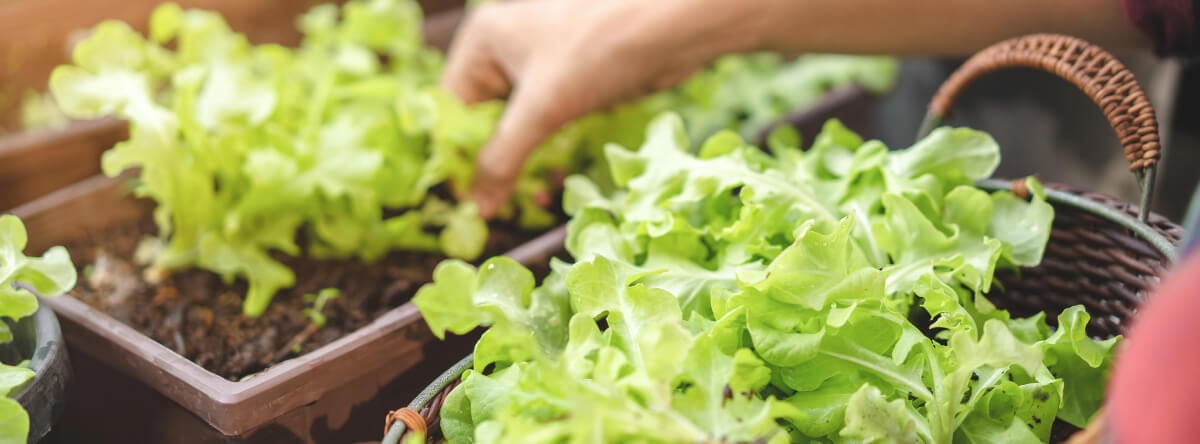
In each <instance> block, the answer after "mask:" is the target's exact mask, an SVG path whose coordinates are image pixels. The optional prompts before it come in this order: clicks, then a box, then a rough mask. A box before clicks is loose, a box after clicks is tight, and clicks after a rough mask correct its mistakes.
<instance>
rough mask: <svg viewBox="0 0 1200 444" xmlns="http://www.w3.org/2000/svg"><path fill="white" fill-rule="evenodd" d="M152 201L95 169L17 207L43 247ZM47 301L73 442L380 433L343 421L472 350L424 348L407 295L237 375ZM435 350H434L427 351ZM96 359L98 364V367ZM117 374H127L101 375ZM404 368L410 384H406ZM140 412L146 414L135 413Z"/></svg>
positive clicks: (527, 256) (423, 331)
mask: <svg viewBox="0 0 1200 444" xmlns="http://www.w3.org/2000/svg"><path fill="white" fill-rule="evenodd" d="M148 211H150V206H149V205H146V202H140V201H137V200H135V199H133V198H132V197H130V196H127V195H126V192H125V187H124V181H123V180H122V178H111V179H110V178H102V177H94V178H92V179H89V180H86V181H83V182H80V183H78V184H76V185H73V186H70V187H68V188H65V189H62V190H59V191H57V192H55V193H52V194H50V195H48V196H46V197H44V198H42V199H38V200H37V201H35V202H33V203H31V204H29V205H25V206H22V207H20V208H18V209H16V210H15V211H14V213H15V214H16V215H18V216H19V217H21V218H22V219H24V220H25V223H26V224H27V225H28V226H30V227H35V228H34V229H31V230H30V232H31V233H30V242H29V250H30V251H44V250H45V249H46V248H48V247H50V246H52V245H60V244H66V243H70V242H72V241H77V240H80V239H82V238H84V237H86V236H88V235H89V234H90V233H95V232H99V231H103V230H105V229H106V228H108V227H111V226H114V225H119V224H123V223H131V222H136V221H138V220H142V219H144V218H145V217H147V213H148ZM563 231H564V230H563V229H562V228H559V229H556V230H553V231H551V232H550V233H549V234H547V235H545V236H544V237H543V238H540V239H537V240H535V241H533V242H530V243H526V244H524V245H523V246H522V247H520V248H517V249H514V250H512V251H510V252H509V253H507V255H508V256H511V257H513V258H514V259H516V260H518V261H519V262H521V263H523V264H526V265H527V266H530V267H535V268H544V264H546V263H547V262H548V261H549V258H550V256H551V255H554V254H556V253H557V252H558V250H559V249H560V248H561V245H562V241H561V239H562V234H561V233H562V232H563ZM47 303H48V304H49V305H50V306H51V307H53V308H54V311H55V312H56V313H57V314H58V316H59V318H60V320H61V322H62V326H63V334H64V336H65V338H66V341H67V344H68V346H69V348H70V353H71V356H72V358H73V359H75V360H77V361H80V364H79V365H77V368H76V372H75V373H76V375H77V378H76V380H75V381H74V383H73V384H74V386H73V388H72V391H71V392H70V394H69V396H70V398H71V401H70V403H69V404H68V413H67V414H66V415H65V417H64V421H63V424H61V429H63V430H60V431H59V433H60V435H71V436H70V439H69V440H68V441H71V442H75V439H76V438H78V439H85V438H86V439H87V440H89V441H92V440H94V439H96V438H98V437H100V436H103V435H104V434H105V433H104V431H103V430H102V429H104V428H112V429H113V430H109V431H108V432H109V433H115V434H116V435H115V436H109V437H106V439H102V441H105V442H107V441H108V439H107V438H112V439H113V440H120V441H123V442H192V441H190V439H191V437H193V436H194V437H195V438H198V439H200V441H197V442H208V441H209V440H211V439H218V438H222V437H242V438H247V439H249V438H254V441H255V442H330V441H333V440H335V439H334V438H341V437H346V438H352V437H353V435H355V434H357V433H365V436H368V437H369V436H374V435H377V433H378V432H377V430H375V428H376V427H371V429H370V430H357V431H354V430H349V431H348V430H345V427H344V425H345V424H346V422H347V420H348V419H349V418H350V417H351V415H352V413H353V412H354V411H355V410H356V408H357V407H360V406H362V407H365V406H367V405H374V404H372V402H373V401H374V402H375V403H378V402H383V401H386V400H389V399H403V398H392V397H391V396H390V395H392V394H399V393H402V392H405V391H406V390H405V389H408V388H412V389H413V390H416V389H417V388H419V385H420V381H421V379H420V378H413V377H411V376H405V375H406V374H407V373H410V372H412V371H414V370H416V371H418V372H419V371H420V368H418V367H417V366H418V364H419V363H422V362H423V361H429V364H434V363H438V364H442V365H443V366H444V365H445V364H446V363H448V362H449V361H446V362H441V361H443V359H438V358H441V357H445V358H446V359H450V358H453V357H457V356H461V355H462V354H465V353H466V352H467V351H468V350H469V348H468V347H466V345H467V343H465V342H464V343H462V344H457V345H456V344H449V346H448V347H445V346H443V345H439V347H438V349H437V350H436V351H431V350H430V349H428V348H427V347H425V345H427V344H430V343H433V342H434V341H433V339H434V338H433V336H432V334H431V333H430V332H429V330H428V328H427V327H426V325H425V324H424V322H423V321H422V319H421V316H420V313H419V312H418V311H417V309H416V307H415V306H413V305H412V304H411V303H406V304H404V305H402V306H400V307H397V308H395V309H392V310H391V311H389V312H387V313H386V314H385V315H383V316H382V317H380V318H378V319H376V320H374V321H373V322H372V323H370V324H369V325H367V326H366V327H363V328H361V329H359V330H357V331H355V332H353V333H351V334H349V335H347V336H345V337H342V338H340V339H338V340H336V341H335V342H333V343H330V344H328V345H326V346H324V347H321V348H319V349H317V350H315V351H313V352H310V353H307V354H304V355H302V356H299V357H296V358H293V359H289V360H286V361H283V362H281V363H279V364H277V365H274V366H272V367H270V368H268V369H266V370H264V371H262V372H260V373H257V374H254V375H252V376H250V377H248V378H246V379H244V380H241V381H238V382H232V381H229V380H227V379H225V378H222V377H220V376H218V375H216V374H213V373H211V372H209V371H207V370H205V369H204V368H202V367H200V366H199V365H197V364H195V363H193V362H192V361H190V360H188V359H187V358H185V357H183V356H181V355H179V354H177V353H176V352H174V351H173V350H171V349H169V348H167V347H166V346H164V345H162V344H160V343H158V342H156V341H155V340H153V339H151V338H150V337H148V336H145V335H143V334H142V333H140V332H138V331H137V330H134V329H133V328H131V327H129V326H127V325H125V324H124V323H122V322H120V321H118V320H116V319H114V318H112V317H110V316H109V315H107V314H105V313H104V312H101V311H98V310H96V309H94V308H92V307H91V306H89V305H87V304H85V303H83V302H81V301H79V300H77V299H75V298H72V297H69V296H67V297H60V298H54V299H51V300H48V301H47ZM430 353H432V354H435V355H437V356H432V357H431V356H427V354H430ZM94 366H99V367H103V370H101V371H99V372H97V370H96V369H95V368H92V367H94ZM112 374H116V375H119V376H120V377H121V378H120V379H122V381H118V382H116V383H114V382H112V381H110V380H108V376H109V375H112ZM410 378H411V382H412V384H407V383H406V381H409V380H410ZM130 380H132V382H133V383H134V385H140V386H142V387H144V388H151V389H152V390H153V391H154V392H157V394H158V395H161V396H158V397H156V396H151V394H149V393H141V392H144V391H145V390H144V389H135V390H134V391H133V393H129V394H126V393H121V392H123V391H125V389H121V390H117V393H108V392H111V391H112V390H111V389H112V387H114V386H121V385H122V384H123V383H124V384H126V385H128V383H129V382H131V381H130ZM397 383H398V385H397ZM114 384H115V385H114ZM389 385H395V387H390V386H389ZM391 389H394V390H391ZM397 390H398V391H397ZM389 391H390V392H391V393H381V392H389ZM413 393H415V391H414V392H413ZM381 394H382V395H386V396H381ZM168 400H169V401H168ZM164 401H165V402H164ZM171 401H173V403H174V404H177V405H178V406H180V407H182V408H183V409H184V410H186V412H190V415H194V417H195V418H196V419H199V420H202V422H203V424H187V423H188V422H189V421H188V420H189V418H188V416H189V415H188V414H173V413H170V412H169V411H170V410H171V409H172V408H174V406H171V405H168V404H171ZM118 406H120V407H119V408H116V407H118ZM81 408H82V409H81ZM142 410H146V412H143V413H138V414H134V413H133V412H139V411H142ZM143 415H149V416H151V418H154V417H158V419H152V420H151V419H150V418H146V417H144V416H143ZM318 423H319V424H318ZM118 424H124V425H123V426H118ZM205 424H207V427H206V426H205ZM376 425H377V424H376ZM206 428H211V430H208V431H209V432H213V433H207V435H208V436H204V435H206V434H205V433H197V434H192V433H185V434H184V435H189V436H180V435H178V433H179V431H180V430H195V431H197V432H204V431H206V430H205V429H206ZM74 432H78V435H75V434H74ZM339 434H340V435H339ZM256 437H257V438H256ZM64 438H66V436H64ZM336 441H340V439H336Z"/></svg>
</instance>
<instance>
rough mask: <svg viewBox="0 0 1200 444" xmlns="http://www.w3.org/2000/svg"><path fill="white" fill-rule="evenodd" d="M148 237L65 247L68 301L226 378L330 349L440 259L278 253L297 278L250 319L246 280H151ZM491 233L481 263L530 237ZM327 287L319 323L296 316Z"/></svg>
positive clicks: (207, 276)
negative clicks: (139, 259) (74, 279)
mask: <svg viewBox="0 0 1200 444" xmlns="http://www.w3.org/2000/svg"><path fill="white" fill-rule="evenodd" d="M155 231H156V230H155V226H154V224H153V222H152V221H151V220H149V218H147V219H146V220H144V221H142V222H140V223H137V224H125V225H119V226H115V227H113V228H111V229H109V230H108V231H107V232H102V233H97V234H96V235H94V236H92V237H91V238H89V239H86V240H84V241H82V242H79V243H76V244H74V245H69V246H68V248H69V251H70V252H71V256H72V259H73V260H74V262H75V264H76V266H77V267H79V272H80V273H79V276H80V278H79V284H78V285H77V286H76V288H75V290H73V291H72V293H71V295H72V296H74V297H75V298H77V299H80V300H82V301H84V302H86V303H87V304H88V305H91V306H92V307H94V308H96V309H99V310H102V311H104V312H106V313H108V314H109V315H111V316H113V317H114V318H116V319H117V320H119V321H121V322H124V323H126V324H128V325H130V326H131V327H133V328H135V329H137V330H138V331H140V332H142V333H143V334H145V335H147V336H149V337H151V338H153V339H154V340H156V341H158V342H159V343H161V344H163V345H165V346H166V347H167V348H170V349H172V350H174V351H175V352H176V353H179V354H180V355H183V356H184V357H186V358H188V359H190V360H192V361H193V362H195V363H197V364H199V365H200V366H201V367H204V368H205V369H207V370H208V371H211V372H213V373H215V374H218V375H221V376H222V377H224V378H228V379H230V380H233V381H236V380H239V379H241V378H243V377H245V376H247V375H251V374H253V373H256V372H259V371H262V370H264V369H266V368H267V367H270V366H271V365H272V364H275V363H278V362H281V361H283V360H286V359H289V358H293V357H296V356H299V355H301V354H304V353H308V352H310V351H312V350H315V349H317V348H319V347H321V346H322V345H325V344H328V343H330V342H333V341H334V340H337V339H338V338H341V337H342V336H345V335H347V334H349V333H350V332H353V331H354V330H356V329H358V328H361V327H363V326H365V325H367V324H368V323H370V322H371V321H372V320H374V319H376V318H377V317H379V316H381V315H382V314H384V313H385V312H387V311H388V310H391V309H393V308H395V307H398V306H400V305H402V304H403V303H405V302H407V301H408V300H409V299H411V298H412V296H413V295H414V294H415V293H416V291H417V289H418V288H420V286H421V285H422V284H424V283H426V282H429V281H430V280H432V273H433V269H434V267H435V266H436V265H437V263H438V262H440V261H441V260H443V259H444V257H443V256H441V255H438V254H431V253H416V252H395V253H392V254H391V255H389V256H387V257H385V258H383V259H380V260H379V261H377V262H375V263H364V262H362V261H359V260H316V259H307V258H285V257H282V256H279V257H277V259H280V260H282V262H283V263H284V264H285V265H287V266H288V267H290V268H291V269H292V271H293V272H295V274H296V285H294V286H293V287H291V288H286V289H283V290H280V291H279V292H278V293H277V294H276V295H275V297H274V299H272V300H271V304H270V305H269V306H268V308H267V310H266V312H265V313H263V315H262V316H260V317H258V318H254V319H251V318H247V317H245V316H243V315H242V299H243V296H244V295H245V293H246V285H245V282H244V281H241V280H238V281H235V282H234V283H232V284H226V283H224V282H223V281H222V279H221V278H220V277H219V276H217V275H215V274H213V273H211V272H207V271H203V270H183V271H176V272H173V273H171V274H170V275H167V276H164V277H163V278H162V279H160V280H159V282H158V283H157V284H151V283H148V282H147V281H146V279H145V278H144V276H145V270H146V267H145V266H142V265H139V264H137V263H136V262H135V261H134V255H135V250H136V249H137V246H138V243H139V242H140V241H141V239H142V238H144V237H147V236H153V235H154V234H155ZM490 234H491V236H490V237H491V239H490V240H489V242H488V246H487V249H486V251H485V253H484V255H483V256H482V257H483V258H487V257H491V256H495V255H499V254H503V253H504V252H506V251H508V250H510V249H512V248H513V247H515V246H517V245H518V244H520V243H521V242H523V241H526V240H528V239H531V238H532V237H533V234H531V233H521V232H519V231H518V230H515V229H513V228H511V227H504V226H496V225H495V224H494V225H493V226H492V227H491V232H490ZM324 288H336V289H338V290H340V293H339V296H338V297H336V298H334V299H332V300H330V301H328V302H327V303H326V304H325V307H324V310H323V311H322V312H323V313H324V314H325V316H326V323H325V325H324V326H322V327H319V328H316V326H315V324H312V323H311V322H310V321H309V320H308V318H306V317H305V316H304V314H303V313H302V310H303V309H304V308H307V307H310V306H311V303H310V302H308V301H305V299H304V296H305V295H306V294H316V293H318V292H320V291H321V290H322V289H324Z"/></svg>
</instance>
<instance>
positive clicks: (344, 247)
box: [50, 0, 895, 317]
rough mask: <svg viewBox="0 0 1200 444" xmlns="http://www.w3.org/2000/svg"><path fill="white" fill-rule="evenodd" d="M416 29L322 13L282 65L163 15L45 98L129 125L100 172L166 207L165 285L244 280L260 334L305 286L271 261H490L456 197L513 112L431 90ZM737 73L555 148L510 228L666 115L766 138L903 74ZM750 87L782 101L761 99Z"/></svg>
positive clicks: (575, 131)
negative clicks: (128, 177) (270, 311)
mask: <svg viewBox="0 0 1200 444" xmlns="http://www.w3.org/2000/svg"><path fill="white" fill-rule="evenodd" d="M421 19H422V17H421V12H420V8H419V7H418V5H417V3H416V2H414V1H411V0H351V1H349V2H346V3H345V4H344V5H343V6H342V7H341V8H340V9H339V7H337V6H334V5H320V6H317V7H315V8H313V9H312V10H310V11H309V12H308V13H306V14H305V15H303V16H302V17H301V18H300V19H299V21H298V25H299V27H300V30H301V31H302V32H303V39H302V42H301V44H300V46H299V47H298V48H286V47H282V46H279V45H251V44H250V43H249V42H248V41H247V40H246V38H245V37H244V36H242V35H240V34H237V33H235V32H233V31H232V30H231V29H230V28H229V26H228V25H227V24H226V22H225V21H224V20H223V19H222V18H221V17H220V16H219V15H217V14H215V13H212V12H207V11H200V10H186V11H185V10H183V9H181V8H180V7H179V6H177V5H174V4H164V5H162V6H160V7H159V8H158V9H156V10H155V11H154V13H153V15H152V16H151V20H150V24H149V33H148V34H149V35H148V37H143V36H141V35H139V34H138V33H136V32H135V31H133V30H132V29H131V28H130V27H129V26H128V25H126V24H124V23H121V22H106V23H102V24H100V25H98V26H97V27H96V28H95V29H94V30H93V32H92V34H91V36H90V37H89V38H87V39H86V40H84V41H83V42H81V43H80V44H79V46H78V47H77V48H76V49H75V53H74V64H73V65H70V66H62V67H59V68H58V69H56V70H55V72H54V73H53V75H52V76H51V82H50V87H51V92H52V93H53V95H54V98H55V100H56V101H57V103H58V104H59V105H60V106H61V107H62V108H63V110H64V111H65V112H66V113H67V114H68V115H70V116H71V117H74V118H91V117H97V116H102V115H115V116H118V117H121V118H123V119H125V120H128V121H129V122H130V138H129V140H127V141H125V142H122V143H120V144H119V145H117V146H116V147H115V148H114V149H113V150H111V151H109V152H107V153H105V155H104V159H103V167H104V168H103V169H104V172H105V173H106V174H108V175H110V176H115V175H118V174H120V173H122V172H124V171H126V170H130V169H139V170H140V175H139V184H138V186H137V188H136V190H135V193H136V195H137V196H139V197H145V198H150V199H152V200H153V201H154V202H155V203H156V208H155V211H154V217H155V222H156V225H157V227H158V241H157V244H158V245H157V246H156V247H155V248H152V249H150V251H157V253H156V254H155V255H154V267H155V269H157V270H171V269H180V268H187V267H198V268H201V269H205V270H210V271H213V272H215V273H217V274H220V275H221V276H223V277H224V278H225V279H227V280H233V279H245V280H246V281H248V283H249V290H248V293H247V295H246V297H245V302H244V312H245V314H246V315H248V316H252V317H253V316H258V315H260V314H261V313H262V312H263V311H264V310H265V308H266V307H267V304H268V303H269V302H270V300H271V298H272V297H273V295H274V294H275V293H276V292H277V291H278V290H279V289H282V288H286V287H289V286H291V285H293V284H294V282H295V275H294V273H293V272H292V271H291V270H290V269H288V268H287V267H286V266H284V265H283V264H282V263H280V262H279V261H278V260H276V259H275V258H273V257H272V254H273V253H283V254H286V255H290V256H296V255H301V254H305V255H309V256H312V257H319V258H353V257H356V258H359V259H363V260H367V261H370V260H375V259H378V258H379V257H381V256H383V255H384V254H385V253H387V252H388V251H392V250H397V249H403V250H418V251H431V252H441V253H444V254H446V255H447V256H450V257H454V258H461V259H465V260H473V259H475V258H477V257H478V256H479V255H480V254H481V253H482V251H483V248H484V245H485V242H486V240H487V237H488V227H487V225H486V224H485V223H484V222H483V220H481V219H480V218H479V217H478V216H477V215H476V212H475V208H474V206H473V205H472V204H471V203H469V202H455V201H454V200H453V199H452V198H449V199H447V197H453V196H460V195H464V194H465V190H466V189H467V188H468V186H469V185H470V181H471V179H472V177H473V175H474V159H475V156H476V154H477V153H478V151H479V149H480V148H481V147H482V146H483V144H484V143H485V142H486V141H487V139H488V138H489V137H490V136H491V133H492V131H493V130H494V128H495V124H496V121H497V119H498V118H499V115H500V112H501V111H502V108H503V104H502V103H500V102H489V103H484V104H480V105H477V106H465V105H463V104H462V103H460V102H458V101H457V100H456V99H454V98H453V97H452V96H450V95H449V94H448V93H447V92H445V91H443V90H441V89H439V88H437V87H436V80H437V77H438V75H439V73H440V72H441V68H442V58H441V55H440V54H439V53H437V52H436V51H434V50H432V49H430V48H427V47H426V46H425V45H424V43H423V42H422V40H421V33H420V31H421ZM739 57H740V56H739ZM739 60H741V59H739V58H728V59H726V60H725V61H723V62H721V63H719V64H718V66H717V67H716V68H714V69H713V70H710V71H708V72H705V73H702V74H700V75H698V76H696V77H695V78H693V79H691V80H689V81H688V82H686V83H685V84H684V85H683V86H682V87H680V88H677V89H675V90H671V91H665V92H663V93H660V94H656V95H653V96H651V97H647V98H645V99H643V100H640V101H638V102H636V103H634V104H631V105H626V106H623V107H618V108H616V109H614V110H611V111H605V112H600V113H596V114H594V115H591V116H588V117H585V118H583V119H580V120H579V121H577V122H575V123H573V124H571V125H569V126H568V127H567V128H564V129H563V130H561V131H559V133H558V134H556V135H555V136H554V137H552V138H551V139H550V140H548V141H546V142H545V143H544V144H543V146H542V147H541V148H540V149H538V150H537V151H536V152H535V154H534V155H533V156H532V157H531V159H530V160H529V162H528V163H527V164H526V167H525V169H524V171H523V173H522V176H521V178H520V179H519V181H518V184H517V186H516V192H515V194H514V197H513V200H512V202H511V203H510V204H509V205H508V206H507V207H506V208H505V210H504V211H503V212H502V214H501V215H502V217H507V218H516V222H517V224H518V225H519V226H521V227H523V228H530V229H540V228H544V227H548V226H550V225H552V224H553V223H556V222H557V218H556V216H555V215H554V214H552V213H551V212H550V211H549V209H548V208H547V207H549V206H550V203H551V202H552V199H553V198H552V197H551V196H553V194H554V193H555V190H556V189H557V188H558V187H559V185H558V184H556V183H555V179H554V178H556V177H557V178H559V179H558V180H561V177H563V176H565V175H567V174H568V173H571V172H577V171H585V170H587V169H589V168H592V169H591V171H592V172H594V173H595V174H593V177H596V178H599V179H602V178H604V177H606V176H607V174H601V173H604V171H605V170H604V168H605V167H604V166H603V162H604V156H603V146H604V144H605V143H608V142H609V141H612V140H617V141H620V142H623V143H626V144H629V145H631V146H632V145H637V144H640V143H641V137H642V135H643V134H644V132H643V128H644V127H645V124H646V123H647V122H649V120H650V118H651V117H652V116H653V115H655V114H657V113H658V112H660V111H664V110H668V109H678V110H680V111H681V112H683V113H685V114H687V115H688V117H689V119H694V120H696V121H697V122H698V123H697V124H696V128H701V129H702V130H703V131H710V132H711V131H715V130H718V129H721V128H724V127H728V126H731V125H733V124H735V123H737V124H739V125H740V123H739V122H741V120H744V119H747V118H748V119H749V120H750V121H753V122H756V123H762V122H765V121H767V120H769V119H771V118H773V117H777V116H780V115H782V114H783V113H784V112H786V111H788V110H790V109H794V107H800V106H807V105H808V104H810V103H811V102H814V101H815V100H816V99H817V98H818V97H819V96H820V94H821V93H823V92H825V91H827V90H828V89H829V88H832V87H834V86H837V85H844V84H850V83H859V84H865V85H869V86H871V87H872V88H874V89H885V88H887V87H889V86H890V82H891V79H892V78H893V77H894V72H895V62H894V60H891V59H886V58H847V57H835V56H811V57H806V58H802V59H800V60H799V61H796V62H794V63H791V64H785V63H784V61H783V60H782V59H779V58H777V57H771V56H764V55H756V56H753V57H752V58H751V57H747V58H746V59H745V61H744V62H739ZM725 85H740V86H739V87H738V88H728V87H726V86H725ZM750 85H769V87H767V86H764V87H763V88H761V90H762V91H763V93H761V94H757V95H753V94H751V95H750V96H752V97H747V96H746V95H745V94H743V93H745V92H747V91H746V90H745V89H746V88H745V87H748V86H750ZM747 116H748V117H747ZM747 126H749V124H747ZM593 163H594V164H596V166H594V167H593V166H590V165H591V164H593ZM447 195H449V196H447ZM297 234H300V235H301V236H297ZM298 237H299V238H301V239H303V240H304V241H305V243H304V248H303V251H302V248H301V246H300V245H298V244H297V243H296V239H297V238H298ZM150 275H151V276H154V275H157V273H150Z"/></svg>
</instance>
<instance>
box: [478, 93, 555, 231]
mask: <svg viewBox="0 0 1200 444" xmlns="http://www.w3.org/2000/svg"><path fill="white" fill-rule="evenodd" d="M525 85H529V86H536V85H538V83H537V82H529V83H526V84H525ZM545 92H546V91H544V90H542V89H537V88H536V87H535V88H534V89H530V88H527V87H526V88H523V87H520V86H518V87H517V88H516V89H515V90H514V91H513V95H512V97H511V99H510V100H509V102H508V107H507V110H506V111H505V113H504V116H503V117H501V118H500V122H499V124H498V126H497V128H496V133H495V135H493V136H492V139H491V140H490V141H489V142H488V143H487V145H484V147H483V150H481V151H480V152H479V156H478V158H477V159H476V172H475V181H474V183H473V185H472V189H471V195H472V198H473V199H474V200H475V204H476V205H477V206H478V207H479V214H480V215H481V216H483V217H484V218H491V217H492V216H494V215H495V214H496V212H498V211H500V208H501V207H503V206H504V203H505V202H507V201H508V199H509V196H511V195H512V191H513V188H514V187H515V186H516V183H517V179H519V178H520V175H521V169H522V168H523V167H524V165H525V160H526V159H528V158H529V155H530V154H531V153H532V152H533V150H534V148H536V147H537V146H538V145H539V144H541V143H542V140H544V139H545V138H546V137H549V136H550V135H551V134H552V133H553V132H554V131H557V130H558V129H559V127H561V126H562V124H563V123H564V122H566V121H567V120H568V119H569V118H570V116H562V115H556V114H555V113H554V112H553V110H552V109H551V103H550V101H548V100H546V99H545V98H544V97H547V95H546V94H545Z"/></svg>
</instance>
